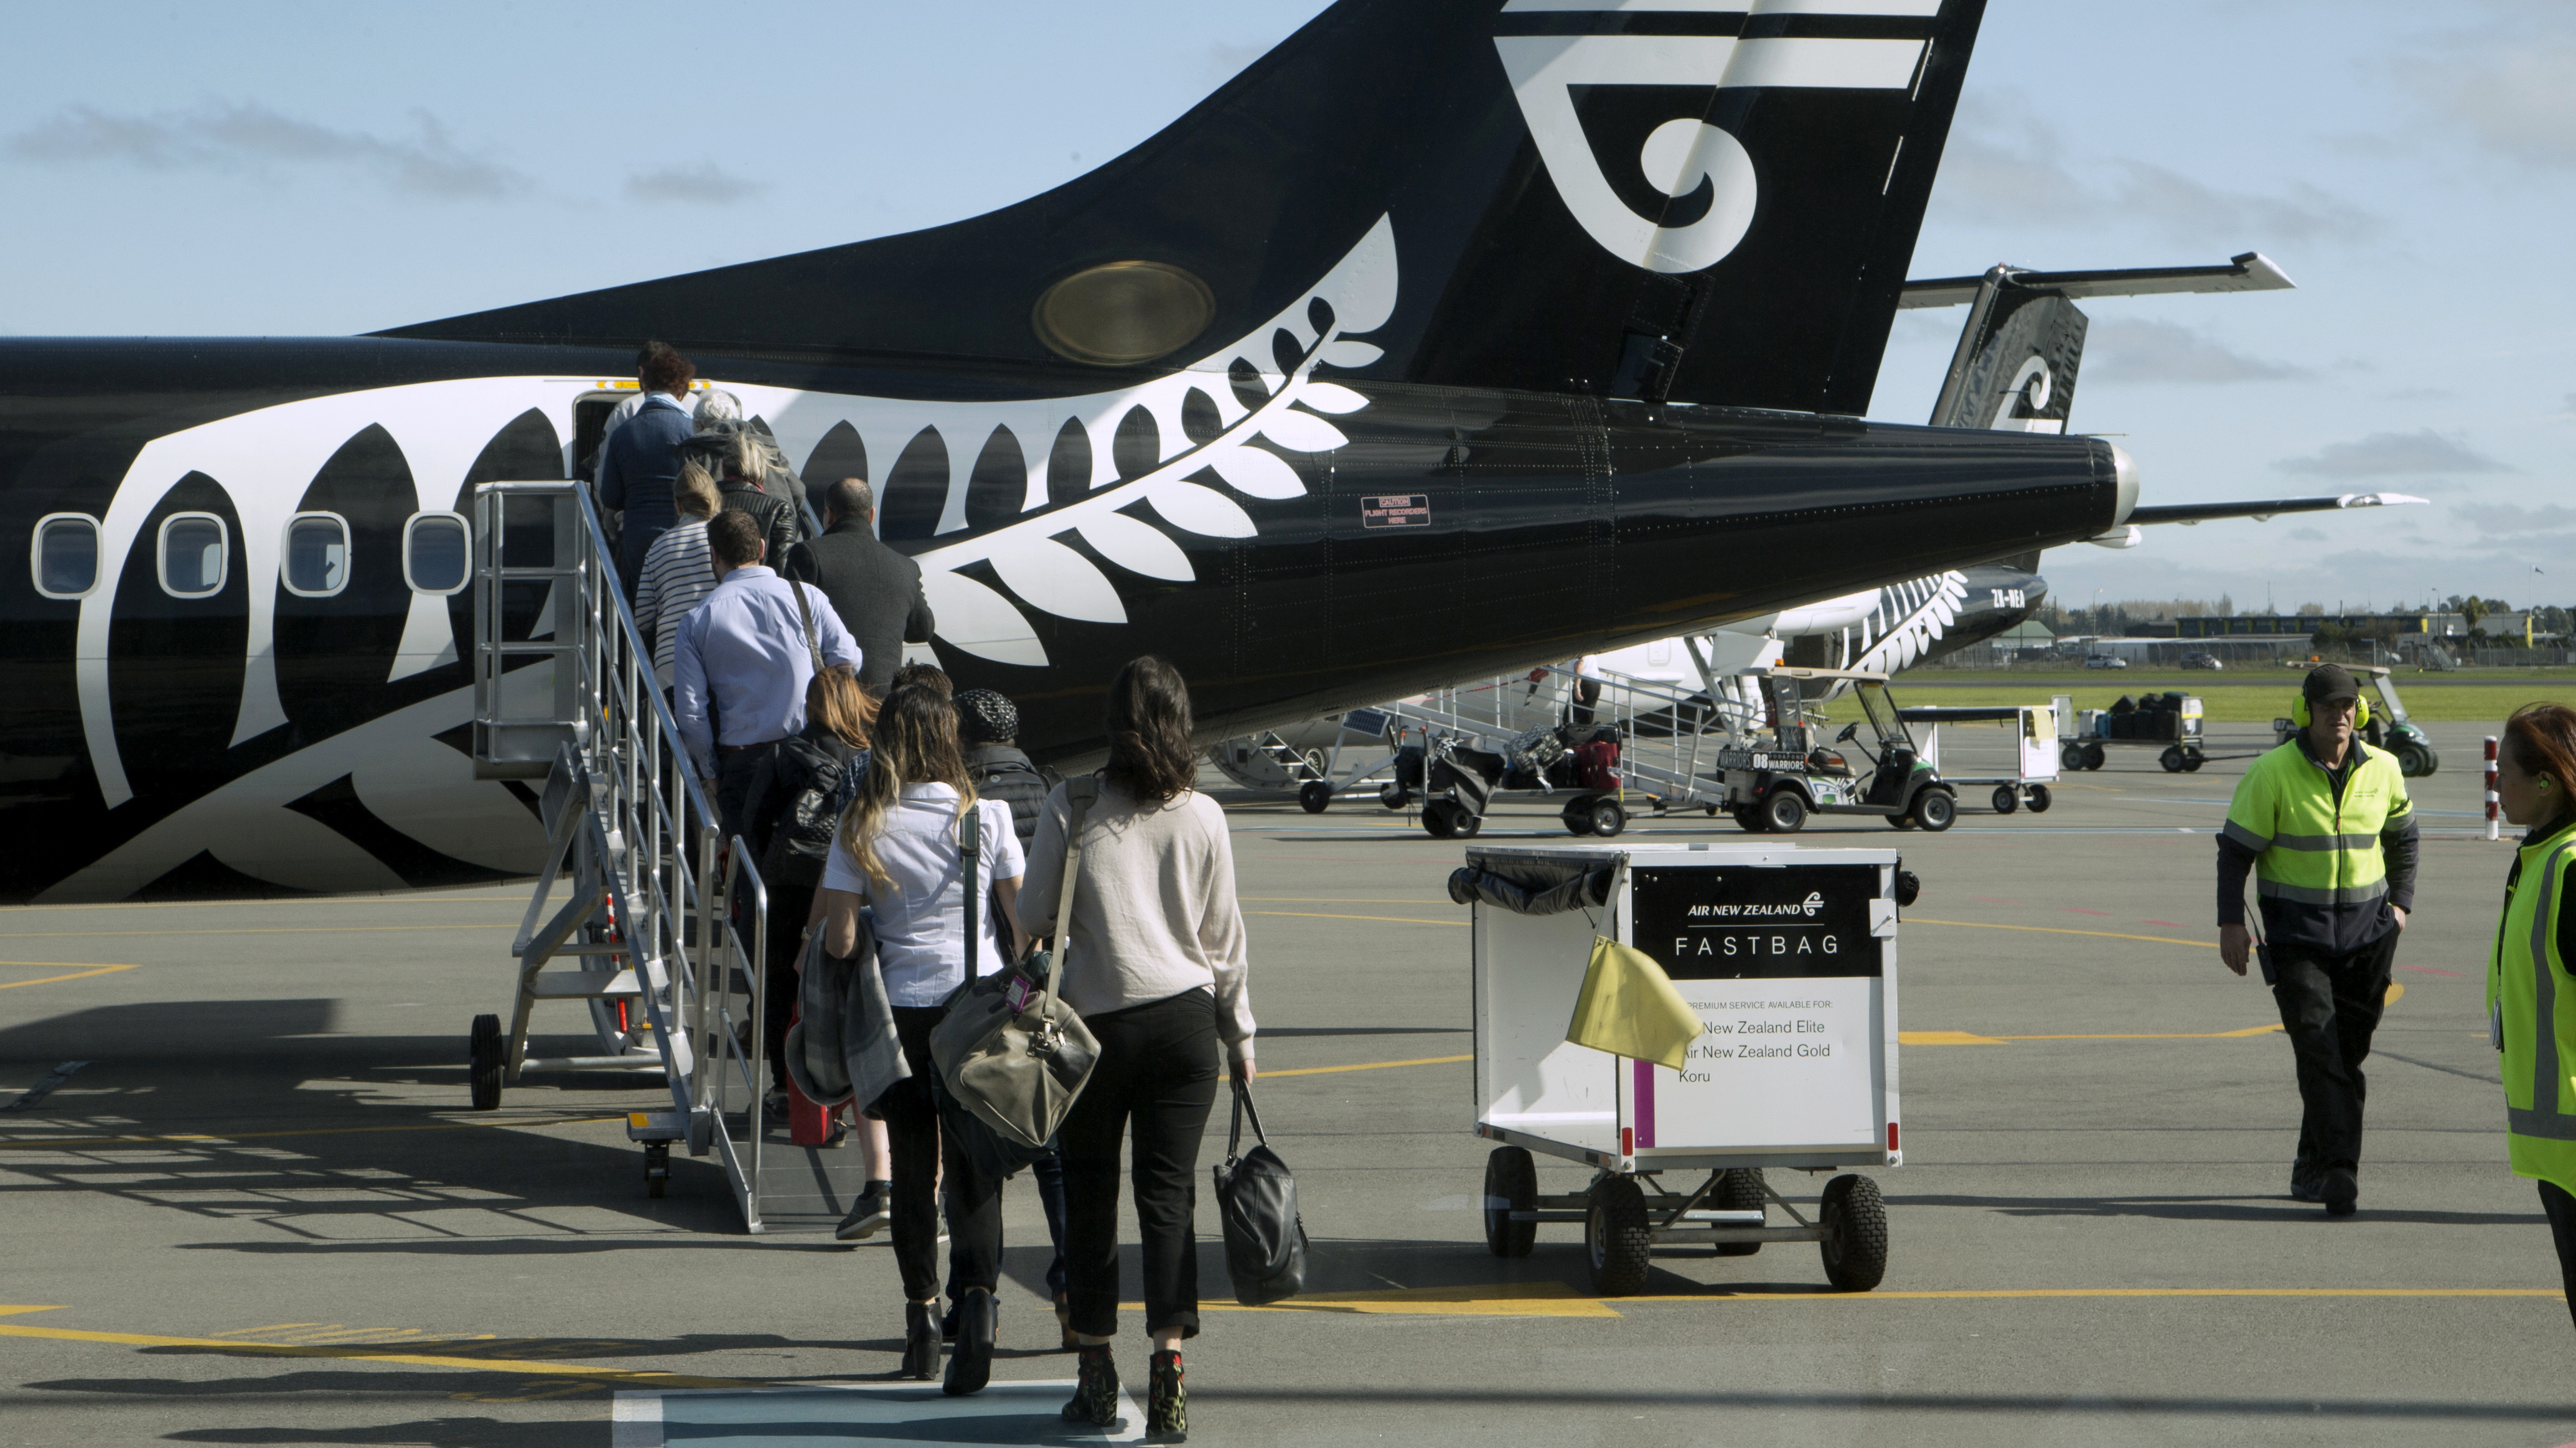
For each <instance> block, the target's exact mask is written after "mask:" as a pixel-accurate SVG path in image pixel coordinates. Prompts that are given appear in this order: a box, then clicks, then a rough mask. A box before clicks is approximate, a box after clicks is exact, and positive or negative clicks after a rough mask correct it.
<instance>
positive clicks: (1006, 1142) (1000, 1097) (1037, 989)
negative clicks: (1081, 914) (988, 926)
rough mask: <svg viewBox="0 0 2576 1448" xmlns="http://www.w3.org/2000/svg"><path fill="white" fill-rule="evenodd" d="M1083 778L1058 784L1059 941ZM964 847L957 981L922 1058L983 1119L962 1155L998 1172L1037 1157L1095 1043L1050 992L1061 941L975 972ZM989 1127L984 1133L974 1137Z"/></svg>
mask: <svg viewBox="0 0 2576 1448" xmlns="http://www.w3.org/2000/svg"><path fill="white" fill-rule="evenodd" d="M1098 788H1099V786H1098V784H1097V783H1096V782H1095V781H1093V780H1090V779H1082V780H1077V781H1074V782H1072V783H1069V784H1067V785H1066V786H1065V795H1066V805H1067V812H1066V821H1065V844H1064V892H1063V894H1062V895H1061V896H1060V897H1059V900H1058V903H1057V906H1056V919H1057V935H1058V937H1059V941H1060V940H1061V938H1062V936H1063V935H1064V933H1065V931H1066V930H1068V929H1069V928H1070V927H1071V925H1072V921H1073V887H1074V882H1075V880H1076V879H1077V878H1078V877H1079V874H1080V871H1081V867H1082V824H1083V817H1084V815H1085V814H1086V813H1087V812H1088V806H1089V805H1090V803H1091V801H1092V799H1093V798H1094V797H1095V796H1096V795H1097V793H1098ZM972 819H973V814H972V812H971V811H970V812H969V814H968V817H967V820H963V821H960V825H961V830H960V833H961V834H965V835H967V838H968V840H971V839H972V838H973V836H972V834H971V833H970V831H971V828H972V826H971V823H970V822H971V821H972ZM961 845H962V849H963V853H964V855H965V860H966V864H965V880H964V885H965V890H966V950H967V956H966V960H967V975H966V983H965V984H964V985H962V986H960V987H958V989H957V993H956V994H955V995H953V996H951V997H949V1000H948V1013H947V1014H946V1015H945V1016H943V1017H941V1018H940V1022H939V1024H938V1025H936V1026H933V1027H932V1028H931V1030H930V1060H931V1064H932V1066H933V1067H934V1068H935V1069H936V1070H937V1072H938V1074H939V1084H940V1086H941V1088H942V1090H943V1091H944V1092H945V1093H946V1095H947V1098H948V1100H949V1101H950V1102H951V1103H952V1104H953V1105H954V1107H955V1108H956V1109H958V1110H959V1111H961V1112H962V1113H964V1114H965V1115H966V1116H968V1117H970V1118H971V1119H972V1120H973V1121H974V1122H975V1123H976V1124H977V1125H978V1126H980V1127H981V1128H983V1131H982V1132H980V1133H977V1132H970V1133H967V1134H966V1140H965V1141H964V1142H963V1143H962V1144H963V1145H966V1146H967V1147H968V1148H969V1149H970V1154H972V1155H974V1156H976V1157H978V1158H979V1159H981V1158H987V1157H988V1156H989V1158H990V1159H989V1160H979V1165H982V1166H986V1167H1001V1168H1004V1170H1002V1171H1001V1172H1000V1174H1001V1175H1008V1174H1009V1172H1010V1171H1015V1170H1017V1169H1018V1167H1019V1166H1021V1165H1025V1164H1026V1163H1028V1162H1029V1161H1033V1160H1035V1159H1036V1158H1038V1157H1040V1156H1043V1155H1044V1154H1045V1153H1046V1151H1047V1149H1048V1147H1049V1145H1050V1144H1051V1143H1052V1142H1053V1141H1054V1140H1055V1132H1056V1127H1057V1126H1058V1125H1059V1124H1061V1123H1062V1122H1063V1120H1064V1116H1065V1113H1066V1112H1067V1111H1070V1110H1072V1109H1073V1103H1074V1101H1075V1099H1076V1098H1078V1097H1079V1096H1081V1095H1082V1088H1083V1086H1084V1085H1085V1084H1086V1083H1088V1082H1089V1081H1090V1079H1091V1068H1092V1067H1093V1066H1094V1065H1095V1064H1097V1063H1098V1061H1099V1059H1100V1043H1099V1041H1098V1040H1097V1039H1095V1038H1094V1037H1093V1036H1092V1034H1091V1028H1090V1027H1088V1026H1086V1025H1084V1024H1083V1023H1082V1017H1081V1015H1080V1014H1078V1013H1077V1012H1076V1011H1075V1010H1074V1009H1073V1007H1072V1006H1070V1005H1067V1004H1065V1002H1064V1001H1063V1000H1062V999H1061V998H1060V997H1059V995H1058V993H1057V985H1058V979H1059V975H1060V972H1059V971H1058V969H1057V962H1058V961H1059V960H1060V958H1061V957H1062V954H1063V952H1062V951H1061V949H1058V950H1053V951H1043V950H1042V951H1035V952H1032V953H1031V954H1030V956H1029V958H1028V959H1027V960H1025V961H1023V962H1021V963H1020V964H1019V965H1017V966H1014V967H1011V968H1009V969H1005V970H1000V971H996V972H994V973H993V974H991V975H988V976H978V975H977V974H975V969H974V961H975V954H974V952H975V948H976V945H977V942H978V938H979V936H980V933H981V932H980V931H979V930H978V928H977V926H976V907H977V905H978V903H979V902H978V900H977V896H978V894H979V893H980V891H979V889H978V886H977V882H976V876H975V865H976V862H977V858H978V856H979V854H980V851H979V849H978V848H977V846H976V845H975V844H973V843H966V842H961ZM987 1133H989V1138H988V1139H987V1140H984V1141H980V1142H979V1141H978V1140H977V1139H976V1138H977V1137H978V1136H981V1135H985V1134H987Z"/></svg>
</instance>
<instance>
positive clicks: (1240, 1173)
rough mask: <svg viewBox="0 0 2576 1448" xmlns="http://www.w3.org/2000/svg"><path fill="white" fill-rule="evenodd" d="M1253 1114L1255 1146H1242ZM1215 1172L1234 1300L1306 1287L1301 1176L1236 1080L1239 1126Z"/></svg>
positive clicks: (1272, 1298)
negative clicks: (1281, 1153) (1246, 1123)
mask: <svg viewBox="0 0 2576 1448" xmlns="http://www.w3.org/2000/svg"><path fill="white" fill-rule="evenodd" d="M1247 1113H1248V1114H1250V1115H1251V1117H1252V1139H1253V1143H1254V1144H1253V1148H1252V1150H1250V1151H1248V1152H1246V1151H1242V1150H1241V1147H1242V1145H1243V1118H1244V1116H1245V1115H1246V1114H1247ZM1213 1170H1214V1171H1215V1174H1216V1211H1217V1217H1218V1220H1220V1221H1221V1222H1223V1223H1224V1225H1225V1270H1226V1273H1227V1275H1228V1276H1231V1277H1232V1278H1233V1279H1234V1300H1235V1301H1237V1302H1240V1303H1242V1304H1244V1305H1245V1306H1246V1307H1259V1306H1261V1305H1262V1304H1263V1303H1268V1302H1277V1301H1279V1300H1280V1299H1281V1298H1285V1297H1294V1296H1296V1295H1297V1294H1298V1293H1299V1292H1302V1291H1304V1290H1305V1287H1306V1224H1305V1222H1304V1221H1303V1220H1301V1219H1300V1218H1299V1217H1298V1215H1297V1179H1296V1178H1295V1177H1293V1176H1290V1175H1289V1174H1288V1163H1286V1162H1284V1161H1281V1160H1280V1159H1279V1153H1277V1152H1275V1151H1272V1150H1271V1149H1270V1139H1269V1138H1268V1137H1266V1136H1264V1135H1263V1134H1262V1131H1261V1112H1260V1111H1259V1110H1258V1109H1257V1108H1255V1107H1254V1106H1253V1104H1252V1088H1250V1087H1249V1086H1246V1085H1245V1084H1244V1083H1242V1082H1241V1081H1237V1082H1235V1083H1234V1129H1233V1131H1232V1132H1231V1133H1230V1134H1229V1135H1228V1136H1227V1137H1226V1142H1225V1161H1224V1163H1223V1164H1222V1165H1220V1166H1217V1167H1215V1168H1214V1169H1213Z"/></svg>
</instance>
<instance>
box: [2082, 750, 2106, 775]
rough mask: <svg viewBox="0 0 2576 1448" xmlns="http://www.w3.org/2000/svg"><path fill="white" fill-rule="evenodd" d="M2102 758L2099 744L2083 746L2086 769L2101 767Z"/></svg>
mask: <svg viewBox="0 0 2576 1448" xmlns="http://www.w3.org/2000/svg"><path fill="white" fill-rule="evenodd" d="M2102 759H2103V755H2102V746H2101V745H2099V744H2087V745H2085V746H2084V767H2085V768H2086V769H2100V768H2101V767H2102Z"/></svg>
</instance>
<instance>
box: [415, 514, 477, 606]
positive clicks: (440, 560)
mask: <svg viewBox="0 0 2576 1448" xmlns="http://www.w3.org/2000/svg"><path fill="white" fill-rule="evenodd" d="M465 539H466V533H465V519H464V517H463V516H462V515H460V514H456V513H414V514H413V515H412V518H411V522H410V524H409V525H407V526H406V527H405V528H404V529H403V582H405V583H408V584H410V585H411V588H412V591H413V592H414V593H454V592H456V591H457V590H458V589H460V588H463V587H464V586H465V552H466V549H465Z"/></svg>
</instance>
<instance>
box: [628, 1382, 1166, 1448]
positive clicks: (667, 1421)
mask: <svg viewBox="0 0 2576 1448" xmlns="http://www.w3.org/2000/svg"><path fill="white" fill-rule="evenodd" d="M1072 1393H1073V1379H1071V1378H1060V1379H1054V1380H1051V1381H1046V1382H997V1383H994V1384H992V1385H991V1386H989V1387H987V1388H985V1389H984V1391H982V1392H980V1393H975V1394H972V1395H970V1396H967V1397H962V1398H952V1397H949V1396H947V1395H946V1394H944V1393H942V1392H940V1390H939V1385H938V1384H937V1383H867V1384H850V1385H847V1386H830V1387H800V1388H742V1389H731V1388H715V1389H705V1390H691V1391H684V1392H668V1393H627V1392H622V1393H619V1394H618V1395H617V1406H616V1411H615V1422H614V1423H613V1425H612V1430H611V1437H610V1441H611V1443H612V1444H614V1445H615V1448H684V1445H686V1448H809V1445H816V1444H825V1443H829V1444H836V1445H843V1448H846V1445H850V1444H854V1443H865V1444H868V1445H871V1448H904V1445H910V1444H922V1445H946V1444H961V1443H1027V1444H1096V1443H1134V1442H1139V1441H1141V1440H1142V1439H1143V1438H1144V1436H1145V1420H1144V1415H1143V1413H1141V1412H1140V1411H1139V1410H1138V1409H1137V1406H1136V1403H1135V1401H1134V1399H1133V1398H1132V1396H1129V1395H1125V1394H1122V1395H1121V1398H1120V1402H1119V1409H1120V1413H1121V1415H1122V1416H1121V1418H1120V1420H1119V1423H1118V1425H1117V1426H1116V1427H1114V1428H1106V1429H1102V1428H1091V1427H1080V1426H1077V1425H1075V1424H1072V1423H1067V1422H1066V1421H1064V1419H1063V1417H1062V1415H1061V1413H1060V1412H1059V1410H1060V1409H1062V1408H1063V1406H1064V1400H1065V1399H1066V1398H1067V1397H1070V1396H1071V1395H1072Z"/></svg>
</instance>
